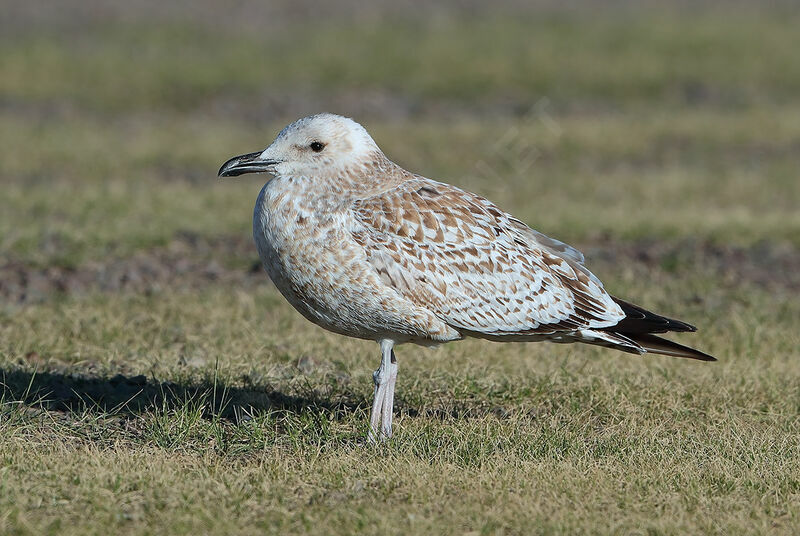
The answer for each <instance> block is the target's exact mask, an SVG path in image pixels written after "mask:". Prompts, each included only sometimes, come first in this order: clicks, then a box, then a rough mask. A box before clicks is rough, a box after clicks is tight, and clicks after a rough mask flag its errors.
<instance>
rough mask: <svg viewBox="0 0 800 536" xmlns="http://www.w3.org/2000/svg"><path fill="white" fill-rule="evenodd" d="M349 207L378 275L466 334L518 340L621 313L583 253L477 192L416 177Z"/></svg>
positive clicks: (607, 322) (595, 323)
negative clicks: (516, 338) (473, 192)
mask: <svg viewBox="0 0 800 536" xmlns="http://www.w3.org/2000/svg"><path fill="white" fill-rule="evenodd" d="M352 209H353V214H354V227H353V229H352V230H351V232H352V235H353V238H354V239H355V240H356V242H358V243H359V244H360V245H361V246H362V247H363V248H364V251H365V253H366V256H367V258H368V260H369V262H370V263H371V265H372V266H373V267H374V269H375V270H376V271H377V272H378V274H379V275H380V276H381V278H382V280H383V281H384V282H385V283H386V284H388V285H390V286H392V287H393V288H394V289H396V290H397V292H398V293H400V294H401V295H402V296H404V297H405V298H407V299H409V300H410V301H412V302H413V303H414V304H416V305H418V306H420V307H424V308H426V309H428V310H431V311H432V312H434V314H436V315H437V316H438V317H439V318H441V319H443V320H444V321H445V322H446V323H447V324H449V325H450V326H452V327H454V328H455V329H458V330H460V331H462V332H470V333H473V334H476V335H483V336H489V337H504V336H517V337H519V336H522V337H524V336H534V335H542V334H552V333H557V332H572V331H578V330H582V329H591V328H600V327H606V326H611V325H614V324H616V323H617V322H618V321H619V320H620V319H621V318H623V317H624V316H625V315H624V313H623V312H622V310H621V308H620V307H619V306H618V305H617V304H616V303H615V302H614V301H613V300H612V298H611V297H610V296H609V295H608V293H606V291H605V290H604V289H603V285H602V283H600V281H599V280H598V279H597V278H596V277H595V276H594V275H592V274H591V272H589V271H588V270H587V269H586V268H584V267H583V265H582V262H583V255H581V253H580V252H578V251H577V250H576V249H574V248H572V247H570V246H567V245H566V244H564V243H562V242H559V241H557V240H553V239H551V238H548V237H546V236H545V235H542V234H541V233H538V232H536V231H534V230H533V229H530V228H529V227H528V226H527V225H525V224H524V223H522V222H521V221H519V220H517V219H515V218H513V217H511V216H510V215H508V214H506V213H505V212H503V211H502V210H500V209H499V208H497V207H496V206H495V205H494V204H493V203H491V202H490V201H488V200H487V199H485V198H483V197H480V196H478V195H475V194H471V193H469V192H465V191H463V190H460V189H458V188H455V187H453V186H450V185H447V184H443V183H438V182H435V181H431V180H428V179H425V178H422V177H418V178H415V179H412V180H409V181H407V182H404V183H402V184H401V185H399V186H398V187H396V188H394V189H392V190H390V191H388V192H384V193H381V194H379V195H376V196H374V197H370V198H368V199H363V200H359V201H356V202H355V203H354V205H353V207H352Z"/></svg>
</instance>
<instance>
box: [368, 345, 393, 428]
mask: <svg viewBox="0 0 800 536" xmlns="http://www.w3.org/2000/svg"><path fill="white" fill-rule="evenodd" d="M380 345H381V365H380V366H379V367H378V370H376V371H375V372H374V373H373V374H372V379H373V381H374V382H375V397H374V398H373V400H372V415H371V416H370V420H369V442H370V443H375V442H376V439H377V435H378V430H381V439H384V436H385V435H386V434H385V430H384V427H382V426H381V420H382V419H383V418H384V417H383V406H384V403H385V399H386V393H387V390H388V388H389V381H390V379H391V377H392V360H393V356H394V352H393V351H392V347H393V346H394V341H391V340H387V339H384V340H382V341H380ZM394 367H395V369H396V368H397V364H396V363H395V364H394ZM395 374H396V372H395ZM392 388H394V385H393V386H392ZM389 425H390V427H391V422H390V423H389ZM390 434H391V432H390Z"/></svg>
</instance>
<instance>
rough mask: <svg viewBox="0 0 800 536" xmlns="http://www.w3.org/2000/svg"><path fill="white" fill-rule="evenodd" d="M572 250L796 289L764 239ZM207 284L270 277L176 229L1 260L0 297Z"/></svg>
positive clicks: (30, 298) (600, 270)
mask: <svg viewBox="0 0 800 536" xmlns="http://www.w3.org/2000/svg"><path fill="white" fill-rule="evenodd" d="M578 247H579V249H581V250H582V251H583V252H584V254H585V255H586V259H587V265H588V266H589V267H590V268H591V269H592V270H593V271H595V272H596V273H597V274H599V275H600V276H601V277H604V276H605V277H607V276H608V275H610V274H613V273H614V272H617V271H619V270H633V271H634V272H635V273H641V274H642V275H643V276H646V275H647V274H652V273H654V272H660V273H662V274H665V275H669V274H674V275H675V276H676V277H679V276H680V274H681V273H686V272H687V271H692V272H700V273H703V274H707V275H708V276H711V277H714V278H715V279H719V281H720V284H723V285H730V286H736V285H742V284H749V285H755V286H757V287H761V288H765V289H768V290H776V291H780V290H783V291H797V290H800V251H798V249H797V248H795V247H793V246H792V245H791V244H785V243H773V242H767V241H764V242H760V243H757V244H755V245H752V246H747V247H742V246H730V245H721V244H715V243H713V242H710V241H706V240H697V239H683V240H677V241H675V240H672V241H661V240H656V239H648V240H637V241H631V242H623V241H618V240H613V239H610V238H601V239H599V240H596V241H592V242H591V243H587V244H578ZM230 259H238V260H237V262H236V264H237V266H230V265H226V263H227V262H228V261H229V260H230ZM248 259H249V260H248ZM209 284H223V285H230V286H236V287H239V288H252V287H255V286H258V285H266V284H269V278H268V277H267V276H266V274H265V273H264V272H263V270H262V268H261V264H260V262H259V260H258V256H257V254H256V250H255V246H254V245H253V244H252V242H250V241H249V240H247V239H246V238H244V237H238V236H237V237H216V238H206V237H201V236H198V235H195V234H192V233H181V234H179V235H177V236H176V237H175V238H174V239H173V240H172V241H171V242H170V243H169V244H168V245H167V246H165V247H159V248H154V249H150V250H144V251H141V252H139V253H136V254H135V255H133V256H132V257H129V258H114V259H109V260H100V261H93V262H90V263H87V264H85V265H83V266H79V267H62V266H48V267H39V266H33V265H28V264H25V263H23V262H20V261H14V260H12V261H10V262H7V263H5V264H2V265H0V300H3V301H6V302H10V303H13V304H26V303H37V302H42V301H45V300H48V299H52V298H54V297H57V296H64V295H77V294H86V293H91V292H110V293H114V292H139V293H156V292H159V291H161V290H164V289H187V290H190V289H193V288H199V287H201V286H206V285H209Z"/></svg>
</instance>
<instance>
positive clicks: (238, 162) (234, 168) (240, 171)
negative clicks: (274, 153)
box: [217, 151, 280, 177]
mask: <svg viewBox="0 0 800 536" xmlns="http://www.w3.org/2000/svg"><path fill="white" fill-rule="evenodd" d="M263 154H264V153H263V152H261V151H259V152H256V153H248V154H243V155H241V156H234V157H233V158H231V159H230V160H228V161H227V162H225V163H224V164H222V167H221V168H219V173H217V176H219V177H238V176H239V175H244V174H245V173H264V172H268V173H270V172H272V171H273V169H274V166H275V165H276V164H280V160H274V159H271V158H263V157H262V155H263Z"/></svg>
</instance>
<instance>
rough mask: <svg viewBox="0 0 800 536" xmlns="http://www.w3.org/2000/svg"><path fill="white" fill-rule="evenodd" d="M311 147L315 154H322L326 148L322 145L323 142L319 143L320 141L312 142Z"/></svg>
mask: <svg viewBox="0 0 800 536" xmlns="http://www.w3.org/2000/svg"><path fill="white" fill-rule="evenodd" d="M309 147H311V150H312V151H314V152H315V153H318V152H320V151H321V150H323V149H324V148H325V144H324V143H321V142H318V141H312V142H311V143H310V144H309Z"/></svg>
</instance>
